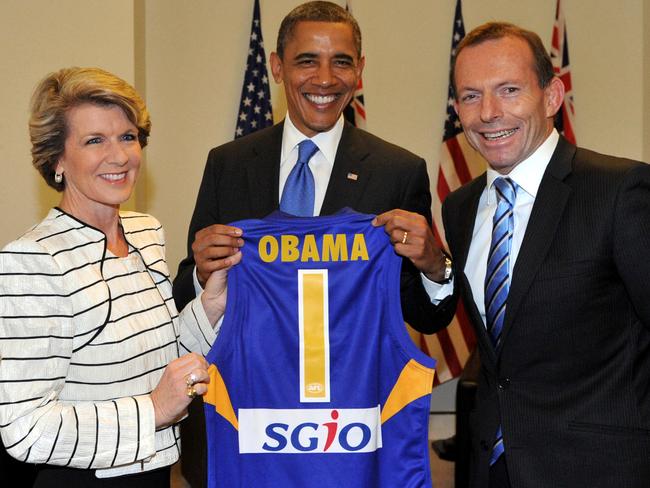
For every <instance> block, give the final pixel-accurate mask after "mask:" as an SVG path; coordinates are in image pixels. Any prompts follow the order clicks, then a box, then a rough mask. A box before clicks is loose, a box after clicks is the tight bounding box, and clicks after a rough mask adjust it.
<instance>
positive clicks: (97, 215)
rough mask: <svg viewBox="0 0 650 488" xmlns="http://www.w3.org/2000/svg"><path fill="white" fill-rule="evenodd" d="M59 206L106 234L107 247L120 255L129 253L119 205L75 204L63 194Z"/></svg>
mask: <svg viewBox="0 0 650 488" xmlns="http://www.w3.org/2000/svg"><path fill="white" fill-rule="evenodd" d="M59 208H61V210H63V211H64V212H66V213H68V214H70V215H72V216H73V217H74V218H76V219H78V220H80V221H82V222H85V223H86V224H88V225H90V226H92V227H94V228H96V229H97V230H100V231H101V232H103V233H104V235H105V236H106V247H107V248H108V250H109V251H111V252H112V253H113V254H115V255H116V256H119V257H125V256H127V255H128V253H129V246H128V244H127V242H126V239H125V237H124V232H123V231H122V226H121V225H120V214H119V210H120V207H119V205H116V206H110V205H102V206H101V208H100V207H98V208H94V209H93V208H89V207H88V206H87V205H75V204H74V201H72V200H71V199H69V198H66V194H65V193H64V194H63V198H61V202H60V203H59Z"/></svg>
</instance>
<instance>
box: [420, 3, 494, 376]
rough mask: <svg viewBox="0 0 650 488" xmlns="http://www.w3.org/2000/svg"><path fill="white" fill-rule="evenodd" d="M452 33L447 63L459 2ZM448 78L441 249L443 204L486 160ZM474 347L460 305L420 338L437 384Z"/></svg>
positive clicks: (459, 30) (437, 216)
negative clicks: (468, 132) (444, 323)
mask: <svg viewBox="0 0 650 488" xmlns="http://www.w3.org/2000/svg"><path fill="white" fill-rule="evenodd" d="M452 30H453V33H452V38H451V55H450V60H451V59H453V57H454V54H455V53H456V48H457V46H458V43H459V42H460V41H461V40H462V39H463V37H465V26H464V24H463V14H462V6H461V0H457V1H456V13H455V15H454V25H453V29H452ZM450 66H451V62H450ZM449 75H450V78H449V88H448V90H447V114H446V117H445V128H444V134H443V136H442V145H441V147H440V154H439V156H438V162H439V166H438V183H437V187H436V188H432V189H431V193H432V194H433V208H432V212H433V225H434V232H435V235H436V238H437V239H438V244H439V245H440V246H442V247H444V248H447V244H446V240H445V236H444V228H443V225H442V214H441V208H442V202H443V201H444V199H445V197H446V196H447V195H448V194H449V193H450V192H452V191H454V190H455V189H456V188H458V187H459V186H461V185H463V184H464V183H467V182H468V181H470V180H472V179H473V178H475V177H476V176H478V175H480V174H482V173H483V172H484V171H485V169H486V167H487V163H486V162H485V160H484V159H483V158H482V157H481V155H480V154H479V153H478V152H477V151H475V150H474V149H473V148H472V147H471V146H470V145H469V143H468V142H467V139H466V138H465V134H464V133H463V128H462V126H461V124H460V120H459V119H458V116H457V115H456V112H455V110H454V94H453V89H452V85H451V72H450V73H449ZM475 344H476V337H475V336H474V331H473V330H472V327H471V324H470V323H469V320H468V318H467V315H466V313H465V309H464V307H463V304H462V303H459V304H458V309H457V311H456V315H455V317H454V320H453V321H452V323H451V324H450V325H449V327H447V328H446V329H444V330H441V331H440V332H438V333H437V334H434V335H422V336H420V347H421V349H422V350H423V351H425V352H426V353H427V354H429V355H430V356H433V357H435V358H436V359H437V360H438V366H437V368H436V372H437V375H436V380H437V381H438V382H439V383H443V382H445V381H447V380H450V379H453V378H455V377H457V376H458V375H460V373H461V372H462V370H463V367H464V366H465V362H466V361H467V358H468V357H469V355H470V353H471V352H472V350H473V349H474V346H475Z"/></svg>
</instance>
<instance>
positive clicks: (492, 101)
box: [481, 94, 503, 122]
mask: <svg viewBox="0 0 650 488" xmlns="http://www.w3.org/2000/svg"><path fill="white" fill-rule="evenodd" d="M502 115H503V110H502V109H501V102H500V101H499V100H498V98H497V97H495V96H494V95H490V94H488V95H483V97H482V98H481V120H482V121H483V122H493V121H495V120H498V119H500V118H501V116H502Z"/></svg>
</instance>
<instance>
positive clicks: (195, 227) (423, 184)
mask: <svg viewBox="0 0 650 488" xmlns="http://www.w3.org/2000/svg"><path fill="white" fill-rule="evenodd" d="M364 63H365V60H364V57H363V56H362V51H361V32H360V29H359V25H358V24H357V22H356V20H355V19H354V18H353V17H352V16H351V15H350V14H349V13H348V12H346V10H345V9H343V8H341V7H340V6H339V5H336V4H334V3H331V2H320V1H319V2H308V3H305V4H302V5H300V6H298V7H296V8H295V9H294V10H292V11H291V12H290V13H289V14H288V15H287V16H286V17H285V18H284V19H283V21H282V23H281V26H280V29H279V33H278V41H277V49H276V52H274V53H272V54H271V58H270V64H271V71H272V73H273V77H274V79H275V81H276V82H278V83H282V84H283V85H284V91H285V94H286V99H287V114H286V117H285V119H284V120H283V122H281V123H279V124H277V125H275V126H273V127H270V128H268V129H264V130H261V131H258V132H255V133H253V134H250V135H249V136H246V137H243V138H240V139H237V140H235V141H233V142H230V143H227V144H224V145H222V146H220V147H217V148H214V149H212V150H211V151H210V154H209V156H208V161H207V164H206V167H205V172H204V175H203V181H202V183H201V187H200V190H199V194H198V198H197V202H196V207H195V209H194V214H193V216H192V222H191V224H190V230H189V236H188V257H187V258H186V259H184V260H183V261H182V262H181V264H180V266H179V270H178V274H177V277H176V279H175V281H174V298H175V300H176V303H187V302H188V301H189V300H191V299H192V298H193V297H194V296H195V294H196V293H198V292H200V290H201V286H202V285H203V283H205V281H206V279H207V277H208V276H210V274H211V273H212V272H214V271H217V270H222V269H224V268H227V267H228V266H230V264H231V261H230V259H231V257H232V256H233V255H234V254H235V253H237V252H239V248H240V247H241V246H242V245H243V241H242V239H241V238H240V237H241V230H240V229H237V228H235V227H232V226H229V225H227V224H228V223H229V222H234V221H237V220H242V219H248V218H261V217H265V216H267V215H268V214H270V213H271V212H273V211H274V210H277V209H278V208H281V209H282V210H284V211H286V212H288V213H293V212H292V211H290V210H286V209H285V206H284V203H285V202H284V197H283V195H284V194H285V186H287V181H290V180H291V178H292V176H291V175H292V172H293V170H294V168H295V167H298V166H299V164H298V160H299V157H300V152H301V151H300V147H301V146H302V144H301V143H303V142H304V141H306V140H308V141H311V142H308V143H307V144H309V145H311V146H312V147H314V148H315V149H314V153H313V155H312V156H311V158H310V159H308V163H307V165H308V168H309V171H308V173H309V174H310V175H311V177H312V178H313V180H312V184H313V192H312V198H311V200H310V201H309V202H308V204H307V205H302V207H303V208H302V210H301V211H303V212H304V213H301V214H300V215H308V216H318V215H331V214H333V213H336V212H338V211H339V210H341V209H343V208H344V207H350V208H352V209H353V210H356V211H358V212H362V213H369V214H377V215H378V216H377V218H376V219H375V225H377V226H383V227H384V229H385V231H386V233H387V234H388V235H389V236H390V238H391V241H392V243H393V245H394V249H395V252H396V253H397V254H399V255H400V256H402V257H403V265H402V274H401V305H402V313H403V316H404V319H405V321H407V322H409V323H410V324H411V325H412V326H413V327H414V328H416V329H417V330H420V331H422V332H425V333H432V332H435V331H437V330H439V329H441V328H443V327H445V326H446V325H447V324H448V323H449V321H450V320H451V317H452V316H453V313H454V311H455V299H454V296H453V295H452V294H451V293H450V292H451V291H452V290H451V289H453V285H452V284H450V283H448V282H449V278H450V274H451V261H450V260H449V258H448V257H446V256H445V255H444V254H443V253H442V252H441V250H440V249H439V248H438V247H437V246H436V244H435V239H434V236H433V234H432V232H431V225H430V224H431V211H430V208H431V195H430V192H429V178H428V175H427V171H426V164H425V161H424V160H423V159H422V158H420V157H418V156H416V155H414V154H412V153H410V152H408V151H406V150H404V149H402V148H400V147H398V146H395V145H393V144H390V143H388V142H386V141H383V140H381V139H379V138H378V137H375V136H373V135H371V134H369V133H367V132H365V131H363V130H359V129H356V128H355V127H353V126H352V125H350V124H348V123H346V122H344V119H343V116H342V113H343V110H344V108H345V107H346V105H347V104H348V102H349V101H350V100H351V98H352V96H353V94H354V90H355V88H356V86H357V83H358V81H359V79H360V77H361V74H362V71H363V67H364ZM312 143H313V144H312ZM302 203H305V202H302ZM242 258H243V259H246V257H245V256H243V257H242ZM198 415H201V412H200V411H195V412H193V414H192V415H191V417H195V418H196V416H198ZM190 421H192V418H191V419H190ZM188 431H189V428H188V427H186V428H185V430H184V432H183V436H184V439H186V440H184V442H183V445H185V446H188V444H190V446H189V447H188V448H187V451H186V454H185V455H184V457H183V471H184V474H185V475H186V477H187V478H189V479H190V481H191V482H192V484H193V485H194V483H197V484H196V486H200V483H201V482H202V481H203V480H202V478H201V477H202V476H203V474H202V472H203V471H204V470H203V469H200V465H201V463H202V462H203V459H204V455H203V453H202V452H201V451H202V446H203V444H204V443H205V442H204V441H197V438H200V437H199V436H204V434H203V429H202V427H201V428H199V429H197V430H196V432H194V433H193V434H189V435H188ZM196 446H198V447H199V449H198V451H199V452H197V453H193V452H192V451H191V450H192V449H193V448H195V447H196ZM197 468H199V469H197ZM192 471H195V472H194V473H192ZM196 471H199V474H198V475H197V474H196Z"/></svg>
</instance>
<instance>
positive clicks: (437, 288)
mask: <svg viewBox="0 0 650 488" xmlns="http://www.w3.org/2000/svg"><path fill="white" fill-rule="evenodd" d="M420 278H421V279H422V286H424V291H426V292H427V295H429V299H430V300H431V303H433V304H434V305H438V304H439V303H440V302H441V301H443V300H444V299H445V298H447V297H448V296H449V295H451V294H452V293H454V278H452V279H451V280H450V281H449V283H436V282H435V281H431V280H430V279H429V278H427V277H426V276H425V274H424V273H420Z"/></svg>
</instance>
